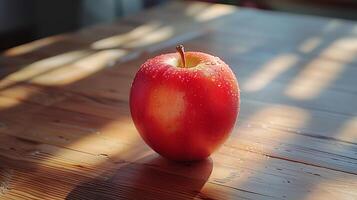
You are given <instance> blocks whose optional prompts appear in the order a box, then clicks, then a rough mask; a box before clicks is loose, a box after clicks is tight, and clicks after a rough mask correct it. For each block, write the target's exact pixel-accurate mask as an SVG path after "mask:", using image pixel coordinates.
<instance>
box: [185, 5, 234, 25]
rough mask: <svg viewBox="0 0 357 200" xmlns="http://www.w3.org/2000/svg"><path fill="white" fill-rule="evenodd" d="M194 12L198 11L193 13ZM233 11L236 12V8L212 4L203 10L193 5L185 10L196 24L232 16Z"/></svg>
mask: <svg viewBox="0 0 357 200" xmlns="http://www.w3.org/2000/svg"><path fill="white" fill-rule="evenodd" d="M196 10H199V11H198V12H195V11H196ZM235 11H237V8H235V7H233V6H228V5H223V4H212V5H210V6H208V7H205V8H203V9H202V8H201V7H200V6H198V5H195V4H193V5H192V7H191V6H189V7H188V8H187V10H186V14H187V15H189V16H192V17H193V18H194V19H195V20H196V21H198V22H206V21H210V20H213V19H217V18H219V17H223V16H225V15H229V14H232V13H234V12H235Z"/></svg>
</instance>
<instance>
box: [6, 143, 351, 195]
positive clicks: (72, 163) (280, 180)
mask: <svg viewBox="0 0 357 200" xmlns="http://www.w3.org/2000/svg"><path fill="white" fill-rule="evenodd" d="M2 139H4V138H3V137H2ZM6 141H8V142H7V143H6V144H7V148H9V149H10V150H8V152H7V151H6V148H5V151H4V149H3V150H2V151H1V153H0V154H1V157H0V159H1V160H2V161H3V162H2V163H3V165H4V164H6V165H5V166H6V168H5V167H4V166H3V167H2V168H3V169H4V168H5V169H6V172H9V171H10V173H11V174H10V181H9V183H10V186H11V187H10V188H11V190H9V191H5V193H4V194H3V196H0V197H3V198H12V197H16V196H17V195H19V197H21V198H25V197H28V198H35V199H41V198H44V197H49V198H50V196H49V195H52V196H53V197H51V198H58V199H63V198H67V199H75V198H79V197H80V196H83V198H84V197H86V198H89V199H91V198H90V197H91V196H88V195H94V196H96V197H98V198H99V197H102V198H104V197H107V198H109V199H112V198H118V197H120V196H122V197H123V196H125V197H133V198H134V197H136V198H138V196H141V195H143V194H146V195H148V196H146V195H145V197H147V198H145V199H151V197H152V198H154V197H155V196H157V195H164V196H166V195H167V198H173V197H177V198H180V199H181V198H182V199H187V198H189V197H191V198H192V197H196V198H197V199H206V198H212V199H220V198H222V197H224V198H225V199H236V198H237V197H241V198H243V199H244V198H248V199H251V198H252V199H301V198H303V197H306V198H310V199H313V198H315V199H320V198H321V199H323V198H325V197H326V196H328V195H331V194H334V195H336V197H338V198H349V197H353V196H355V195H356V193H355V192H353V190H350V192H346V190H345V189H346V188H351V189H352V188H354V187H355V186H356V182H354V181H353V179H350V178H351V177H350V176H347V175H345V174H343V173H340V172H335V171H330V170H327V169H320V168H316V167H313V166H309V165H304V164H296V163H292V162H289V161H284V160H280V159H275V158H269V157H266V156H262V155H259V154H254V153H250V152H247V151H242V150H239V149H235V148H232V147H228V149H227V147H224V148H222V149H221V150H220V151H219V152H218V153H216V154H214V156H213V157H212V159H213V161H214V163H216V164H215V165H214V168H212V162H211V161H209V160H208V161H204V162H201V163H191V164H178V163H174V162H170V161H167V160H165V159H162V158H158V157H157V156H156V155H154V154H152V153H150V154H148V155H146V156H144V157H142V158H134V157H131V158H130V159H133V158H134V159H136V161H135V162H131V161H130V160H128V161H125V160H120V161H115V160H113V159H112V157H111V156H110V157H109V159H107V158H103V157H100V156H92V155H90V154H85V153H81V152H73V151H71V150H65V151H70V153H69V155H71V157H70V156H67V157H62V156H61V155H66V154H56V151H63V150H59V149H58V148H55V147H52V146H50V145H42V144H36V143H28V142H27V143H26V142H25V141H22V140H17V139H15V140H12V139H10V138H7V139H6ZM10 141H13V142H12V143H10ZM19 144H21V145H19ZM19 147H20V149H19ZM2 148H3V147H2ZM14 148H16V150H13V149H14ZM22 148H24V149H22ZM132 149H133V148H132ZM22 151H23V152H24V154H21V152H22ZM14 152H18V153H17V156H16V154H15V153H14ZM33 152H37V153H36V154H34V153H33ZM22 155H26V158H25V157H24V156H22ZM41 155H42V156H44V157H42V156H41ZM54 155H55V156H54ZM76 155H77V156H80V157H81V159H75V158H76ZM4 156H5V157H4ZM46 157H48V158H50V161H46V162H44V160H42V159H45V158H46ZM118 157H119V158H120V156H118V155H117V158H118ZM117 158H115V159H117ZM18 159H20V160H21V161H22V162H23V163H24V164H23V165H22V166H18V165H17V164H16V163H17V162H18V161H16V160H18ZM57 166H61V167H60V168H59V167H57ZM232 166H234V167H232ZM248 166H250V167H248ZM19 167H20V168H19ZM208 176H210V177H209V178H208ZM157 177H161V179H158V178H157ZM53 180H57V181H58V182H57V183H56V185H53V184H50V183H51V182H52V181H53ZM168 182H169V183H171V184H168ZM150 183H151V184H150ZM267 185H270V187H269V188H267V187H266V186H267ZM15 186H16V187H15ZM12 187H14V188H12ZM19 188H20V189H21V190H18V189H19ZM178 188H180V189H179V190H177V189H178ZM232 188H233V189H234V190H232ZM252 188H254V191H250V190H251V189H252ZM313 188H315V190H314V192H312V191H313V190H312V189H313ZM47 191H52V192H53V193H52V194H48V193H46V192H47ZM68 191H70V192H68ZM114 191H115V192H114ZM199 191H201V192H199ZM326 191H328V192H327V193H326ZM162 193H164V194H162ZM222 195H223V196H222Z"/></svg>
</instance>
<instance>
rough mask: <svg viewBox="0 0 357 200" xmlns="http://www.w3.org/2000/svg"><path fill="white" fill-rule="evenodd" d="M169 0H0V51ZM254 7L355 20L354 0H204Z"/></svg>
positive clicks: (356, 5)
mask: <svg viewBox="0 0 357 200" xmlns="http://www.w3.org/2000/svg"><path fill="white" fill-rule="evenodd" d="M165 1H169V0H0V51H1V50H5V49H7V48H10V47H13V46H17V45H19V44H22V43H26V42H29V41H32V40H35V39H39V38H42V37H46V36H49V35H53V34H58V33H63V32H68V31H73V30H76V29H79V28H81V27H85V26H88V25H93V24H96V23H101V22H111V21H113V20H116V19H118V18H120V17H122V16H125V15H129V14H133V13H135V12H139V11H140V10H142V9H146V8H149V7H151V6H155V5H158V4H160V3H164V2H165ZM204 1H206V2H214V3H226V4H232V5H238V6H244V7H251V8H257V9H267V10H278V11H284V12H293V13H301V14H309V15H319V16H328V17H336V18H344V19H350V20H357V0H220V1H219V0H204Z"/></svg>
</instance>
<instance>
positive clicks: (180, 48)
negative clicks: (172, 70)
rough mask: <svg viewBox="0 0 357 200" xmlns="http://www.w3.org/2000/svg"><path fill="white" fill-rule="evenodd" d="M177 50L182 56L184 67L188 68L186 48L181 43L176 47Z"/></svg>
mask: <svg viewBox="0 0 357 200" xmlns="http://www.w3.org/2000/svg"><path fill="white" fill-rule="evenodd" d="M176 50H177V52H178V53H179V54H180V56H181V62H182V65H183V68H186V57H185V48H184V47H183V45H181V44H180V45H178V46H177V47H176Z"/></svg>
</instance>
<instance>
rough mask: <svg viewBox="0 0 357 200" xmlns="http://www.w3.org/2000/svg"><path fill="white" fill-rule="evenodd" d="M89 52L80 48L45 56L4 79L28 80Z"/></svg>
mask: <svg viewBox="0 0 357 200" xmlns="http://www.w3.org/2000/svg"><path fill="white" fill-rule="evenodd" d="M90 53H91V52H89V51H86V50H80V51H71V52H67V53H64V54H60V55H56V56H53V57H49V58H45V59H42V60H39V61H36V62H34V63H32V64H29V65H27V66H25V67H24V68H22V69H20V70H18V71H16V72H14V73H12V74H10V75H8V76H6V77H5V79H10V80H13V81H28V80H31V79H33V78H35V77H37V76H41V75H44V74H47V73H48V72H50V71H52V70H56V69H57V68H59V67H61V66H63V65H66V64H69V63H71V62H74V61H76V60H78V59H81V58H83V57H85V56H88V55H89V54H90ZM52 78H55V77H52Z"/></svg>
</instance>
